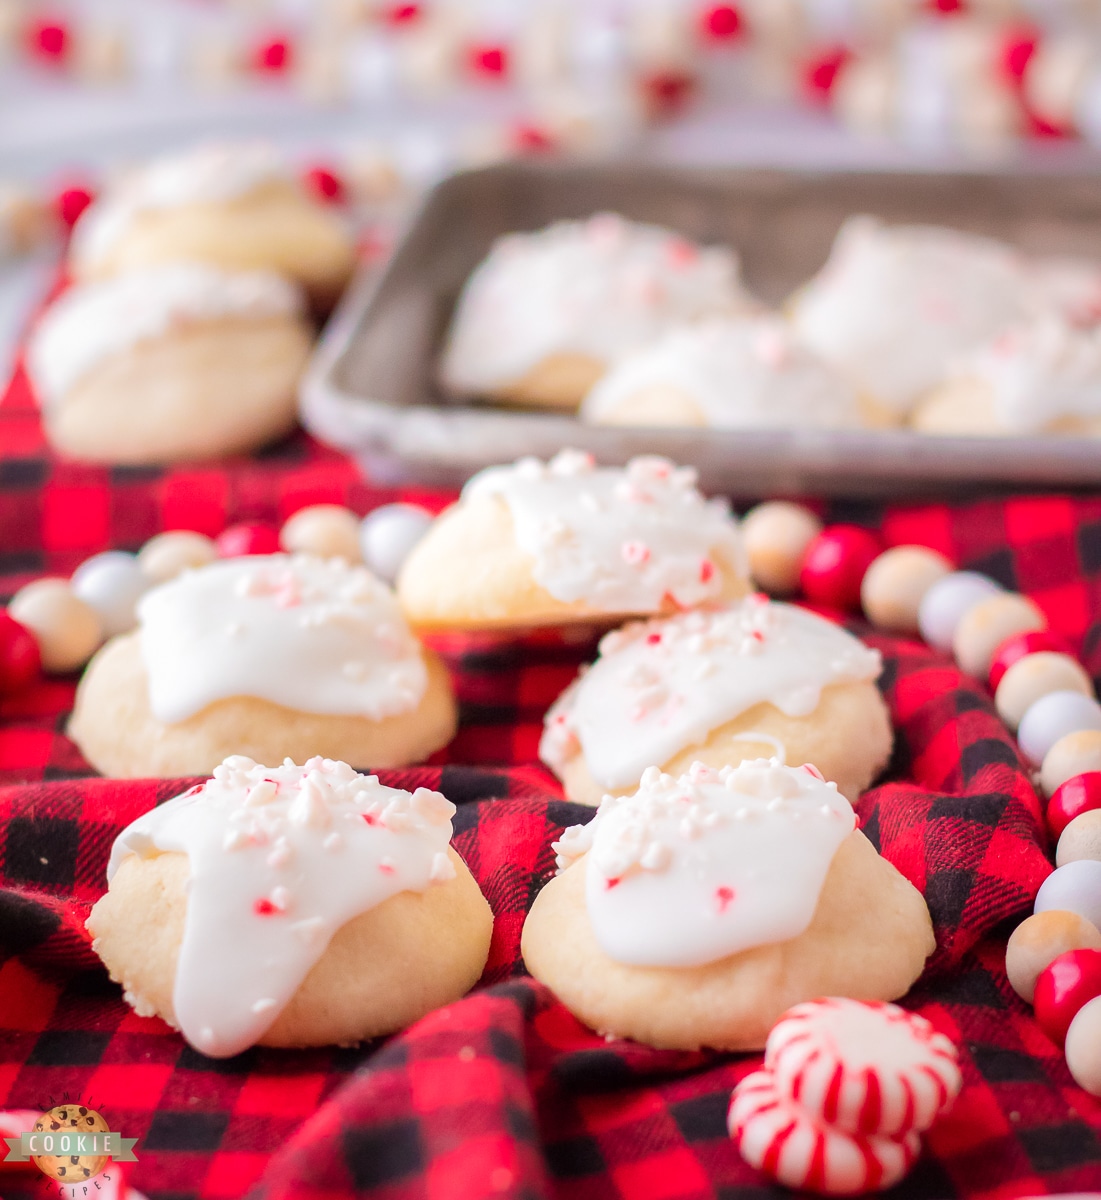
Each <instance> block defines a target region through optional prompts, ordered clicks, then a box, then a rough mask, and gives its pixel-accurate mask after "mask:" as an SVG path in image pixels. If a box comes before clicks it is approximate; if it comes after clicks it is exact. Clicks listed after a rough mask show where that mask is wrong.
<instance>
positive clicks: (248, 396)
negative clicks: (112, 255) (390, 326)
mask: <svg viewBox="0 0 1101 1200" xmlns="http://www.w3.org/2000/svg"><path fill="white" fill-rule="evenodd" d="M302 309H303V304H302V297H301V293H300V292H299V290H298V288H297V287H295V285H294V284H292V283H290V282H288V281H287V280H285V279H282V278H280V277H279V276H277V275H273V274H271V273H270V272H252V271H250V272H243V273H242V272H235V273H230V272H226V271H223V270H220V269H218V268H215V267H211V266H207V265H202V264H198V263H174V264H171V265H166V266H161V267H155V268H150V269H148V270H142V271H135V272H133V273H130V274H127V275H123V276H120V277H119V278H117V279H108V280H104V281H102V282H96V283H86V284H78V285H76V286H75V287H73V288H71V289H70V290H69V291H67V292H65V293H64V294H63V295H62V296H61V297H60V299H58V300H57V301H55V302H54V304H53V305H52V306H51V307H50V308H49V309H48V310H47V311H46V313H45V315H44V316H43V317H42V318H41V320H40V321H39V322H38V325H37V326H36V328H35V330H34V333H33V336H32V339H31V342H30V346H29V348H28V352H27V367H28V371H29V373H30V378H31V382H32V386H33V387H34V389H35V392H36V394H37V397H38V401H39V404H40V405H41V407H42V412H43V421H44V426H45V430H46V433H47V436H48V437H49V439H50V441H51V443H52V444H53V446H54V447H55V448H56V449H58V450H60V451H61V452H62V453H64V454H67V455H71V456H72V457H74V458H82V459H88V460H90V461H94V462H106V463H134V464H142V463H159V462H173V461H179V460H184V459H195V458H216V457H219V456H222V455H227V454H233V453H239V452H242V451H245V450H251V449H255V448H257V447H259V446H262V445H264V444H265V443H266V442H269V441H271V440H272V439H274V438H277V437H280V436H282V435H283V434H285V433H287V432H288V431H289V430H290V429H291V428H292V427H293V426H294V422H295V406H296V402H297V385H298V378H299V376H300V374H301V373H302V369H303V367H304V366H305V363H306V360H307V358H308V357H309V353H310V347H311V345H312V340H313V339H312V334H311V330H310V326H309V324H308V323H307V321H306V320H305V319H304V317H303V313H302Z"/></svg>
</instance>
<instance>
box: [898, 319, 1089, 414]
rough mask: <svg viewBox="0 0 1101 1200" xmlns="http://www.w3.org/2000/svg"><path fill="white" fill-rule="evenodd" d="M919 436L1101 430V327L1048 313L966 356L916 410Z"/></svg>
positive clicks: (1001, 335)
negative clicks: (1083, 325)
mask: <svg viewBox="0 0 1101 1200" xmlns="http://www.w3.org/2000/svg"><path fill="white" fill-rule="evenodd" d="M913 426H914V428H915V429H917V430H919V431H920V432H922V433H935V434H977V435H982V436H990V437H993V436H1003V435H1016V436H1027V435H1030V434H1037V433H1064V434H1094V435H1096V434H1101V326H1094V327H1092V328H1088V329H1083V328H1077V327H1075V326H1073V325H1071V324H1070V323H1068V322H1067V321H1066V320H1064V319H1062V318H1060V317H1057V316H1053V315H1048V316H1046V317H1041V318H1038V319H1037V320H1034V321H1032V322H1030V323H1028V324H1023V325H1018V326H1015V327H1014V328H1012V329H1009V330H1007V331H1006V332H1004V333H1001V334H999V335H998V337H996V338H994V339H993V340H992V341H990V342H988V343H987V344H986V345H984V346H982V347H980V348H979V349H977V350H975V351H973V352H972V353H971V354H968V355H966V356H965V357H963V358H961V359H960V360H959V362H957V364H956V365H955V367H954V369H953V371H952V373H951V375H950V377H949V379H948V380H947V381H946V382H945V383H944V384H943V385H942V386H941V387H939V388H937V389H936V390H935V391H934V392H932V393H931V394H930V395H929V397H928V398H927V399H926V400H924V401H923V402H922V403H921V404H920V405H919V406H918V408H917V409H916V411H915V412H914V415H913Z"/></svg>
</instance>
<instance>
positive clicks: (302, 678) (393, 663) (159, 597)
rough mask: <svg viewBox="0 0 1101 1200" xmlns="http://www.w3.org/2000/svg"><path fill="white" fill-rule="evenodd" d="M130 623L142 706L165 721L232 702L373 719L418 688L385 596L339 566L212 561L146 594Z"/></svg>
mask: <svg viewBox="0 0 1101 1200" xmlns="http://www.w3.org/2000/svg"><path fill="white" fill-rule="evenodd" d="M138 620H139V622H140V625H141V630H140V636H141V651H142V658H143V660H144V662H145V669H146V672H147V674H148V677H149V705H150V708H151V710H152V712H153V715H154V716H155V717H156V718H157V720H158V721H163V722H165V723H166V724H171V723H173V722H176V721H184V720H186V719H187V718H188V717H190V716H193V715H194V714H195V713H197V712H199V711H201V710H202V709H203V708H205V707H206V706H207V705H208V704H212V703H213V702H214V701H215V700H224V699H228V698H229V697H231V696H255V697H257V698H259V699H261V700H268V701H270V702H271V703H273V704H281V705H283V706H284V707H285V708H289V709H293V710H296V711H299V712H311V713H329V714H334V715H340V714H346V715H357V716H363V717H367V718H369V719H370V720H374V721H378V720H382V719H383V718H384V717H390V716H393V715H395V714H396V713H402V712H408V711H409V710H410V709H413V708H415V707H416V705H417V704H418V703H419V701H420V699H421V697H422V696H423V695H424V692H425V689H426V688H427V686H428V675H427V671H426V668H425V665H424V660H423V658H422V656H421V648H420V644H419V643H418V642H417V640H416V638H414V637H413V635H412V633H410V631H409V628H408V626H407V625H406V624H405V619H404V617H403V616H402V614H401V610H400V609H399V608H398V604H397V600H396V599H395V598H394V596H393V593H392V592H391V591H390V589H389V588H387V587H386V585H385V584H383V583H381V582H380V581H379V580H378V579H376V578H375V577H374V576H373V575H372V574H371V573H370V572H369V571H367V570H366V569H364V568H363V567H353V566H349V565H348V564H347V563H345V562H344V561H343V560H341V559H319V558H311V557H309V556H307V555H295V556H294V557H290V556H288V555H284V554H275V555H270V556H249V557H244V558H235V559H229V560H226V561H225V562H217V563H211V564H210V565H209V566H206V567H201V568H200V569H199V570H197V571H188V572H185V573H184V574H183V575H181V576H179V577H178V578H176V579H174V580H172V581H171V582H169V583H166V584H162V585H161V586H160V587H158V588H154V589H153V590H152V591H150V592H147V593H146V594H145V595H144V596H143V597H142V599H141V601H140V603H139V605H138Z"/></svg>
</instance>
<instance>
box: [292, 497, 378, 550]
mask: <svg viewBox="0 0 1101 1200" xmlns="http://www.w3.org/2000/svg"><path fill="white" fill-rule="evenodd" d="M279 545H280V546H282V547H283V549H284V550H286V551H287V553H288V554H316V555H317V556H318V558H343V559H344V560H345V561H346V562H350V563H355V562H359V561H360V559H361V554H360V549H359V518H358V517H357V516H356V515H355V513H354V512H351V511H350V510H349V509H347V508H341V507H340V505H339V504H313V505H311V506H310V507H309V508H302V509H299V511H298V512H296V513H295V514H294V516H293V517H291V518H290V520H288V521H287V523H286V524H285V525H284V526H283V528H282V529H281V530H280V531H279Z"/></svg>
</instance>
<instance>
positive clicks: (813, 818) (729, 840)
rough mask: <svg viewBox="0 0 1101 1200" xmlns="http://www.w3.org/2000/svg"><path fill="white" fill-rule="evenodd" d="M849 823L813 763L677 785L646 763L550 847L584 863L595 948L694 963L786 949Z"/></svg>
mask: <svg viewBox="0 0 1101 1200" xmlns="http://www.w3.org/2000/svg"><path fill="white" fill-rule="evenodd" d="M855 828H856V814H855V813H854V812H853V810H852V806H851V805H850V804H849V802H848V801H847V800H846V799H845V797H844V796H842V795H841V794H840V793H839V792H838V791H837V785H836V784H834V783H825V782H823V780H822V777H821V775H819V774H818V772H817V771H816V770H814V768H813V767H782V766H781V765H780V764H779V762H778V761H777V760H776V759H767V758H760V759H754V760H753V761H750V762H744V763H742V764H741V765H740V766H737V767H723V768H722V770H720V771H714V770H711V769H710V768H709V767H705V766H704V765H703V764H702V763H694V764H693V766H692V768H691V769H690V770H689V772H688V774H686V775H682V776H681V777H680V778H679V779H674V778H673V776H671V775H663V774H662V773H661V771H659V770H658V768H657V767H649V768H647V770H646V772H645V773H644V774H643V776H642V782H641V784H640V786H639V790H638V791H637V792H636V793H635V794H634V795H633V796H606V797H605V798H604V800H603V801H602V803H601V805H600V808H599V809H597V813H596V816H595V817H594V818H593V819H592V820H591V821H590V822H589V823H588V824H587V825H575V826H573V827H571V828H570V829H567V830H566V831H565V832H564V833H563V835H562V838H561V840H560V841H558V842H556V843H555V845H554V849H555V852H556V853H557V855H558V863H559V867H560V869H565V868H566V867H568V866H570V865H571V864H572V863H573V862H575V861H577V859H578V858H580V857H581V856H582V855H585V856H586V860H585V861H586V866H585V869H586V872H587V873H586V882H585V903H586V907H587V909H588V914H589V920H590V921H591V923H592V928H593V933H594V934H595V936H596V940H597V941H598V942H599V943H600V946H601V948H602V949H603V950H604V952H605V953H606V954H607V955H608V956H609V957H610V958H613V959H615V960H616V961H617V962H622V963H628V964H630V965H632V966H640V967H699V966H703V965H704V964H705V963H710V962H717V961H718V960H719V959H723V958H727V957H729V956H730V955H731V954H738V953H739V952H740V951H742V950H748V949H750V948H751V947H753V946H765V945H770V944H772V943H774V942H786V941H789V940H790V939H791V938H794V937H798V936H799V934H801V933H802V932H803V931H804V930H805V929H806V927H807V926H808V925H809V924H810V922H811V918H812V917H813V916H814V910H815V908H816V907H817V906H818V895H819V893H820V892H821V890H822V884H823V883H824V881H825V878H826V872H827V871H828V870H829V866H830V863H831V862H832V861H833V856H834V854H836V853H837V849H838V847H839V846H840V845H841V843H842V842H843V841H844V840H845V838H847V837H848V836H849V834H850V833H852V831H853V829H855Z"/></svg>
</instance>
